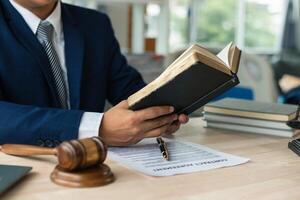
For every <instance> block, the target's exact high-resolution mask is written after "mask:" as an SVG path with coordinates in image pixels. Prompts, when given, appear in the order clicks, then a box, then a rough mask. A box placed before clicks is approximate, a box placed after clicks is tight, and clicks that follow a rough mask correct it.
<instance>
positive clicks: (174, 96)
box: [128, 43, 241, 114]
mask: <svg viewBox="0 0 300 200" xmlns="http://www.w3.org/2000/svg"><path fill="white" fill-rule="evenodd" d="M240 57H241V51H240V50H239V49H238V48H237V47H236V46H235V45H234V44H233V43H230V44H228V45H227V46H226V47H225V48H224V49H223V50H222V51H221V52H220V53H219V54H218V55H214V54H212V53H211V52H209V51H208V50H207V49H205V48H203V47H201V46H200V45H197V44H194V45H192V46H191V47H190V48H188V49H187V50H186V51H185V52H184V53H183V54H182V55H181V56H179V57H178V58H177V59H176V60H175V61H174V62H173V63H172V64H171V65H170V66H169V67H168V68H167V69H166V70H165V71H164V72H163V73H162V74H161V75H160V76H159V77H157V78H156V79H155V80H154V81H152V82H151V83H149V84H148V85H147V86H145V87H144V88H142V89H141V90H139V91H138V92H136V93H135V94H133V95H131V96H130V97H129V98H128V103H129V106H130V108H131V109H132V110H139V109H143V108H147V107H150V106H163V105H170V106H174V107H175V112H177V113H185V114H189V113H191V112H193V111H194V110H196V109H197V108H199V107H201V106H203V105H204V104H206V103H207V102H208V101H210V100H211V99H212V98H214V97H216V96H217V95H219V94H221V93H223V92H224V91H226V90H227V89H229V88H231V87H233V86H235V85H237V84H238V83H239V81H238V78H237V76H236V73H237V71H238V67H239V61H240Z"/></svg>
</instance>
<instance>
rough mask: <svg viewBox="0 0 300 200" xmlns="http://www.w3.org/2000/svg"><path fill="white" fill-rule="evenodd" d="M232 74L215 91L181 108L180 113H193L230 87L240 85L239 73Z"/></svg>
mask: <svg viewBox="0 0 300 200" xmlns="http://www.w3.org/2000/svg"><path fill="white" fill-rule="evenodd" d="M232 76H233V77H232V79H230V80H229V81H227V82H225V83H224V84H222V85H220V86H219V87H217V88H216V89H214V90H213V91H211V92H210V93H208V94H207V95H205V96H203V97H201V98H200V99H198V100H197V101H195V102H194V103H193V104H191V105H190V106H188V107H186V108H184V109H182V110H180V111H179V112H178V114H186V115H188V114H191V113H192V112H194V111H195V110H197V109H198V108H200V107H201V106H204V105H205V104H207V103H208V102H209V101H211V100H212V99H213V98H215V97H217V96H219V95H221V94H222V93H224V92H225V91H227V90H228V89H230V88H232V87H234V86H236V85H238V84H239V83H240V81H239V79H238V77H237V75H236V74H233V75H232Z"/></svg>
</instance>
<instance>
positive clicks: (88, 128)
mask: <svg viewBox="0 0 300 200" xmlns="http://www.w3.org/2000/svg"><path fill="white" fill-rule="evenodd" d="M10 3H11V4H12V6H13V7H14V8H15V9H16V10H17V11H18V12H19V13H20V15H21V16H22V17H23V18H24V20H25V22H26V23H27V25H28V26H29V28H30V29H31V30H32V32H33V33H34V34H36V32H37V29H38V26H39V24H40V22H41V19H40V18H39V17H37V16H36V15H35V14H33V13H32V12H30V11H29V10H27V9H26V8H24V7H22V6H21V5H19V4H18V3H17V2H15V1H14V0H10ZM46 21H48V22H50V23H51V24H52V25H53V27H54V34H53V45H54V48H55V50H56V52H57V55H58V57H59V61H60V65H61V67H62V71H63V76H64V79H65V83H66V87H67V92H68V95H67V97H68V99H67V100H68V104H70V95H69V84H68V72H67V67H66V62H65V40H64V34H63V24H62V19H61V2H60V1H58V3H57V5H56V8H55V9H54V10H53V12H52V13H51V14H50V16H49V17H48V18H47V19H46ZM102 116H103V113H95V112H85V113H84V114H83V115H82V118H81V122H80V126H79V132H78V138H79V139H82V138H87V137H93V136H98V134H99V133H98V132H99V126H100V124H101V120H102Z"/></svg>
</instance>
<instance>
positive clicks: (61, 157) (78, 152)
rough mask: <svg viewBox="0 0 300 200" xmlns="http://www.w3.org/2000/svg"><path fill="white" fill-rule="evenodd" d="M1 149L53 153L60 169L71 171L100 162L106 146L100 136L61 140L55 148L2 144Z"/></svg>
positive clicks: (19, 153)
mask: <svg viewBox="0 0 300 200" xmlns="http://www.w3.org/2000/svg"><path fill="white" fill-rule="evenodd" d="M1 151H2V152H3V153H6V154H10V155H16V156H34V155H55V156H57V158H58V166H59V167H60V168H61V169H63V170H66V171H73V170H80V169H86V168H88V167H92V166H95V165H99V164H102V163H103V162H104V160H105V159H106V154H107V146H106V145H105V143H104V142H103V141H102V139H101V138H100V137H92V138H87V139H82V140H71V141H68V142H63V143H61V144H60V145H59V146H57V147H56V148H46V147H37V146H31V145H18V144H4V145H2V147H1Z"/></svg>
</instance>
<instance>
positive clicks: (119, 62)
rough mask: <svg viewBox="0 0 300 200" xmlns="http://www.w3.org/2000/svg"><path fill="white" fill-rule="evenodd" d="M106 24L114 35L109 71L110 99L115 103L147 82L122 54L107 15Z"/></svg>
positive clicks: (110, 33)
mask: <svg viewBox="0 0 300 200" xmlns="http://www.w3.org/2000/svg"><path fill="white" fill-rule="evenodd" d="M106 25H107V27H108V28H109V35H111V36H112V41H111V48H110V50H111V51H110V55H111V65H110V69H109V73H108V74H109V83H108V84H109V88H108V100H109V101H110V103H112V104H113V105H115V104H117V103H119V102H120V101H122V100H125V99H127V98H128V97H129V96H130V95H131V94H133V93H135V92H136V91H138V90H140V89H141V88H143V87H144V86H145V85H146V84H145V82H144V80H143V78H142V76H141V75H140V73H139V72H138V71H137V70H136V69H134V68H133V67H131V66H129V65H128V63H127V60H126V58H125V57H124V55H122V53H121V51H120V46H119V43H118V41H117V39H116V38H115V36H114V31H113V28H112V25H111V23H110V20H109V18H108V17H107V16H106Z"/></svg>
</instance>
